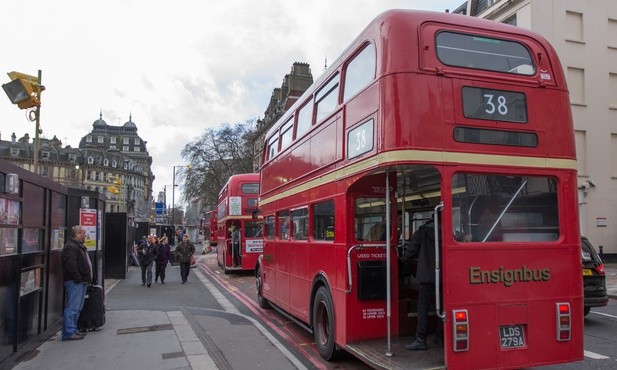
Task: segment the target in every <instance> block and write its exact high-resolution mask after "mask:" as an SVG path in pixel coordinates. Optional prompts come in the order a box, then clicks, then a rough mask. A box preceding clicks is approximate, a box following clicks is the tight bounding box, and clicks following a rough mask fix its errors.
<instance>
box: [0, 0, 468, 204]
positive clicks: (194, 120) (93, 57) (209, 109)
mask: <svg viewBox="0 0 617 370" xmlns="http://www.w3.org/2000/svg"><path fill="white" fill-rule="evenodd" d="M463 2H464V1H461V0H458V1H453V0H436V1H421V0H415V1H410V0H407V1H405V0H382V1H370V0H364V1H361V0H337V1H328V0H313V1H300V0H280V1H274V0H270V1H269V0H264V1H261V2H252V1H242V0H227V1H224V2H218V1H198V0H190V1H189V0H179V1H174V2H171V1H162V0H128V1H121V0H109V1H98V2H94V1H79V0H56V1H36V0H22V1H11V2H7V3H6V4H3V14H4V15H5V16H4V17H3V21H2V22H1V23H0V34H2V35H3V45H2V48H3V50H2V55H3V57H2V58H1V59H0V81H1V82H3V83H4V82H8V77H6V78H2V77H1V76H4V73H5V72H9V71H13V70H16V71H19V72H23V73H28V74H33V75H36V73H37V70H39V69H41V70H42V72H43V84H44V85H45V86H46V87H47V90H46V91H45V92H44V93H43V98H42V101H43V106H42V109H41V128H42V130H43V135H44V136H45V137H48V138H51V137H53V136H54V135H56V136H57V137H58V138H59V139H60V140H62V141H63V143H64V144H65V145H67V144H68V145H71V146H77V144H78V143H79V140H80V138H81V137H82V136H84V135H86V134H87V133H88V132H89V131H90V130H91V129H92V123H93V122H94V121H95V120H97V119H98V118H99V111H100V110H101V109H102V111H103V119H104V120H105V121H106V122H107V124H109V125H122V124H124V122H126V121H128V119H129V114H132V119H133V122H135V124H136V125H137V127H138V134H139V135H140V136H141V137H142V139H143V140H145V141H147V143H148V144H147V145H148V150H149V152H150V154H151V155H152V157H153V171H154V174H155V176H156V181H155V183H154V194H153V195H155V196H156V194H157V193H158V192H159V191H161V190H162V188H163V185H165V184H171V183H172V167H173V166H174V165H180V164H182V163H183V160H182V158H181V155H180V152H181V151H182V149H183V148H184V146H185V145H186V144H187V143H188V142H190V141H192V140H194V139H195V138H196V137H197V136H199V135H200V134H201V132H202V131H203V130H204V129H205V128H207V127H214V126H217V125H219V124H220V123H223V122H229V123H235V122H244V121H245V120H247V119H251V118H256V117H261V116H263V113H264V110H265V108H266V106H267V104H268V102H269V99H270V95H271V93H272V89H273V88H275V87H279V86H280V85H281V83H282V79H283V76H284V75H285V74H287V73H289V71H290V68H291V65H292V64H293V62H295V61H299V62H307V63H309V64H310V65H311V70H312V72H313V76H314V77H315V78H316V77H318V76H319V75H320V74H321V72H322V70H323V65H324V58H325V57H326V56H327V59H328V62H329V63H330V62H332V61H334V60H335V59H336V58H337V57H338V55H339V54H340V53H341V52H342V51H343V50H344V49H345V48H346V47H347V45H348V44H349V43H350V42H351V41H352V40H353V39H354V38H355V37H356V35H357V34H358V33H359V32H360V31H361V30H362V29H363V28H364V27H365V26H366V25H367V24H368V23H369V22H370V20H371V19H373V18H374V17H375V16H376V15H377V14H379V13H381V12H382V11H385V10H387V9H391V8H416V9H425V10H436V11H444V10H445V9H446V8H449V9H451V10H453V9H455V8H456V7H458V6H459V5H461V4H462V3H463ZM12 132H15V134H16V135H17V136H18V137H21V136H23V135H24V134H25V133H26V132H28V133H30V136H31V137H34V135H33V133H34V124H33V123H30V122H28V121H26V119H25V118H24V115H23V112H22V111H19V110H18V109H17V108H16V107H14V106H12V105H11V104H10V103H9V101H8V99H6V98H0V133H1V135H2V138H3V139H5V140H7V139H9V137H10V135H11V133H12ZM168 190H169V189H168ZM170 197H171V194H169V195H168V200H169V199H170ZM176 198H177V199H178V198H179V197H178V194H176Z"/></svg>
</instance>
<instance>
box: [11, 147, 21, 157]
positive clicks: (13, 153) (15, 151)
mask: <svg viewBox="0 0 617 370" xmlns="http://www.w3.org/2000/svg"><path fill="white" fill-rule="evenodd" d="M17 156H19V148H11V157H17Z"/></svg>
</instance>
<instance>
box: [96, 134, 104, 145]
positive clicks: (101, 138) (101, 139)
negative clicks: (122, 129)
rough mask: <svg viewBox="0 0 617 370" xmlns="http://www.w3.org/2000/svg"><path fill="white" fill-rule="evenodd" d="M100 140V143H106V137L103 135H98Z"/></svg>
mask: <svg viewBox="0 0 617 370" xmlns="http://www.w3.org/2000/svg"><path fill="white" fill-rule="evenodd" d="M98 142H99V144H102V143H104V142H105V138H104V137H103V136H99V137H98Z"/></svg>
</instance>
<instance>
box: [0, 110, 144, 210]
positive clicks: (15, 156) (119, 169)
mask: <svg viewBox="0 0 617 370" xmlns="http://www.w3.org/2000/svg"><path fill="white" fill-rule="evenodd" d="M2 139H3V138H2V136H1V135H0V158H2V159H5V160H7V161H9V162H12V163H14V164H16V165H18V166H20V167H22V168H24V169H26V170H29V171H32V172H34V140H33V139H32V140H31V138H30V136H29V135H28V134H25V135H24V136H23V137H21V138H19V139H17V136H16V135H15V133H13V134H12V135H11V137H10V140H2ZM146 144H147V143H146V142H145V141H143V140H142V139H141V138H140V137H139V135H138V134H137V126H136V125H135V123H134V122H132V118H129V121H128V122H126V123H125V124H124V125H122V126H109V125H107V123H106V122H105V121H104V120H103V117H102V114H101V115H99V119H98V120H96V121H95V122H94V123H93V124H92V131H90V132H89V133H88V134H86V135H85V136H84V137H82V138H81V141H80V142H79V147H78V148H72V147H71V146H66V147H63V146H62V142H61V141H60V140H58V138H56V137H55V136H54V137H53V138H52V139H45V138H41V139H40V152H39V174H40V175H42V176H44V177H47V178H50V179H51V180H53V181H56V182H59V183H61V184H63V185H68V186H74V187H82V188H85V189H88V190H94V191H97V192H99V193H102V194H105V195H106V198H107V202H106V211H107V212H128V213H130V214H133V215H134V217H135V221H148V220H150V218H151V216H152V215H151V213H152V212H151V205H152V181H153V180H154V175H153V174H152V169H151V166H152V157H151V156H150V155H149V153H148V151H147V148H146ZM116 178H119V179H120V181H121V183H122V184H121V185H119V184H114V179H116ZM116 190H117V192H116Z"/></svg>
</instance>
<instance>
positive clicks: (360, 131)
mask: <svg viewBox="0 0 617 370" xmlns="http://www.w3.org/2000/svg"><path fill="white" fill-rule="evenodd" d="M371 150H373V120H372V119H370V120H368V121H366V122H364V123H363V124H361V125H360V126H358V127H356V128H354V129H353V130H351V131H349V133H347V158H348V159H351V158H355V157H357V156H359V155H360V154H364V153H366V152H370V151H371Z"/></svg>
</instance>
